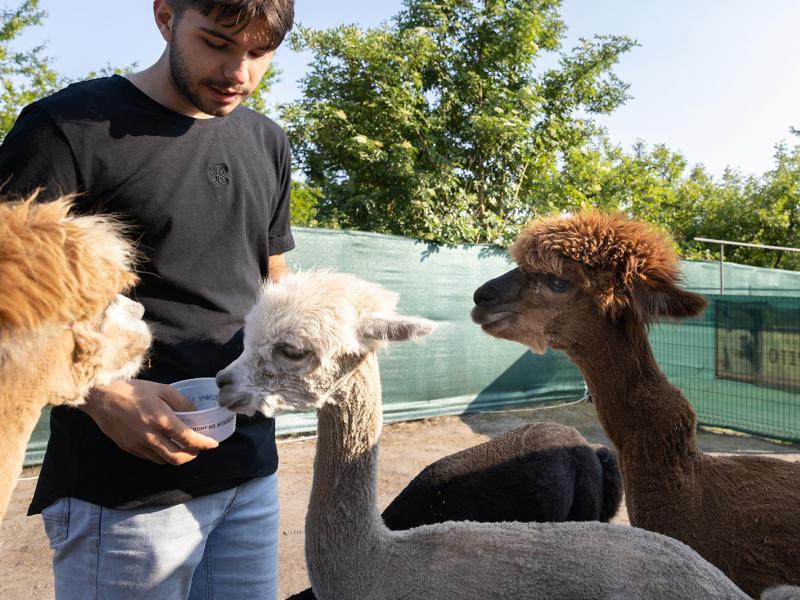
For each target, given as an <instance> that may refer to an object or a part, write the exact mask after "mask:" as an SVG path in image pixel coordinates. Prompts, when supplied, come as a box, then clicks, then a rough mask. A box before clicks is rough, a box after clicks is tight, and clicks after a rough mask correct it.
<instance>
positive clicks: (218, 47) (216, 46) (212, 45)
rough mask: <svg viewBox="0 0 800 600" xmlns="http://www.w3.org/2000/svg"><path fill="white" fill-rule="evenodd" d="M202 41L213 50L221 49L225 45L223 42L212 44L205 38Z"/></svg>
mask: <svg viewBox="0 0 800 600" xmlns="http://www.w3.org/2000/svg"><path fill="white" fill-rule="evenodd" d="M203 41H204V42H205V43H206V46H208V47H209V48H213V49H214V50H222V49H223V48H224V47H225V44H212V43H211V42H209V41H208V40H206V39H204V40H203Z"/></svg>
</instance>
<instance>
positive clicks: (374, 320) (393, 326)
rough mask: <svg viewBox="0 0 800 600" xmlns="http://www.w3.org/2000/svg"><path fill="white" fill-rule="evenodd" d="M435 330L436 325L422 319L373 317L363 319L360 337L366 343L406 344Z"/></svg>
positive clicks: (400, 316)
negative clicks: (407, 341) (405, 342)
mask: <svg viewBox="0 0 800 600" xmlns="http://www.w3.org/2000/svg"><path fill="white" fill-rule="evenodd" d="M434 329H436V323H434V322H433V321H429V320H428V319H423V318H422V317H404V316H402V315H391V316H380V317H378V316H372V317H366V318H364V319H361V322H360V323H359V324H358V337H359V338H361V339H362V340H364V341H380V342H404V341H406V340H413V339H415V338H418V337H422V336H423V335H428V334H429V333H431V332H432V331H433V330H434Z"/></svg>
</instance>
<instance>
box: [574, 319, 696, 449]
mask: <svg viewBox="0 0 800 600" xmlns="http://www.w3.org/2000/svg"><path fill="white" fill-rule="evenodd" d="M568 354H569V356H570V358H571V359H572V360H573V361H574V362H575V364H576V365H577V366H578V368H579V369H580V370H581V373H582V374H583V376H584V378H585V380H586V383H587V385H588V386H589V391H590V392H591V394H592V400H593V402H594V403H595V406H596V409H597V414H598V417H599V419H600V422H601V423H602V425H603V428H604V429H605V431H606V433H607V435H608V436H609V438H610V439H611V441H612V442H613V443H614V445H615V446H616V447H617V449H618V450H619V451H620V453H621V454H622V456H623V458H624V457H625V455H626V454H628V453H636V455H637V457H638V461H643V460H644V461H649V462H650V464H653V465H661V464H663V463H664V462H665V461H666V462H667V463H670V464H675V463H676V462H681V461H683V460H690V459H691V458H692V457H693V456H694V454H695V453H696V451H697V448H696V439H695V427H696V423H697V419H696V416H695V413H694V410H693V409H692V407H691V405H690V404H689V402H688V401H687V400H686V397H685V396H684V395H683V393H682V392H681V391H680V390H679V389H678V388H676V387H675V386H673V385H672V384H671V383H670V382H669V381H668V380H667V378H666V376H665V375H664V373H662V372H661V369H659V367H658V364H657V363H656V360H655V357H654V356H653V351H652V348H651V347H650V342H649V340H648V338H647V330H646V327H645V326H644V325H643V324H641V323H634V324H629V327H627V328H625V327H621V326H614V325H612V324H609V325H608V326H607V327H605V328H603V329H602V330H600V331H598V332H597V334H596V335H594V336H591V337H590V338H589V339H586V340H583V341H582V342H581V343H580V344H579V345H576V346H574V347H573V348H571V349H570V350H569V351H568Z"/></svg>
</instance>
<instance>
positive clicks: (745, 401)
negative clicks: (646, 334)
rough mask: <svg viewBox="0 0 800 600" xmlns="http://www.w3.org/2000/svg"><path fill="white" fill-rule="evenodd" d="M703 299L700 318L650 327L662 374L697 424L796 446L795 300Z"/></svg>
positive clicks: (798, 308)
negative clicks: (684, 399) (689, 407)
mask: <svg viewBox="0 0 800 600" xmlns="http://www.w3.org/2000/svg"><path fill="white" fill-rule="evenodd" d="M708 298H709V300H710V304H709V307H708V308H707V309H706V311H705V312H704V313H703V315H702V316H700V317H698V318H696V319H692V320H690V321H685V322H683V323H680V324H669V325H660V326H656V327H655V328H653V330H652V332H651V335H650V339H651V342H652V344H653V348H654V351H655V354H656V359H657V360H658V362H659V364H660V365H661V368H662V369H663V370H664V372H665V373H666V374H667V376H668V377H669V378H670V380H671V381H672V383H674V384H675V385H677V386H678V387H680V388H681V389H682V390H683V392H684V393H685V394H686V396H687V398H689V400H690V401H691V403H692V405H693V406H694V408H695V410H696V411H697V415H698V419H699V421H700V423H702V424H704V425H713V426H719V427H725V428H730V429H736V430H739V431H744V432H748V433H754V434H758V435H762V436H766V437H771V438H776V439H783V440H790V441H800V298H790V297H774V296H729V295H724V296H720V295H709V296H708Z"/></svg>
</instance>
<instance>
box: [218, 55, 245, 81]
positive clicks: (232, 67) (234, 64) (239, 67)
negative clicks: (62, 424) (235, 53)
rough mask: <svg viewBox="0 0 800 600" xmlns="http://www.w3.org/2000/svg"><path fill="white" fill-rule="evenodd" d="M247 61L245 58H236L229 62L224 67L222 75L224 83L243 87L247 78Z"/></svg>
mask: <svg viewBox="0 0 800 600" xmlns="http://www.w3.org/2000/svg"><path fill="white" fill-rule="evenodd" d="M248 64H249V61H248V59H247V57H238V58H237V59H235V60H231V61H229V62H228V63H227V64H226V65H225V70H224V73H223V74H224V75H225V79H226V81H228V82H229V83H231V84H233V85H244V84H245V83H247V81H248V79H249V77H248V72H247V66H248Z"/></svg>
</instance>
